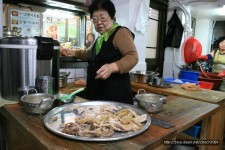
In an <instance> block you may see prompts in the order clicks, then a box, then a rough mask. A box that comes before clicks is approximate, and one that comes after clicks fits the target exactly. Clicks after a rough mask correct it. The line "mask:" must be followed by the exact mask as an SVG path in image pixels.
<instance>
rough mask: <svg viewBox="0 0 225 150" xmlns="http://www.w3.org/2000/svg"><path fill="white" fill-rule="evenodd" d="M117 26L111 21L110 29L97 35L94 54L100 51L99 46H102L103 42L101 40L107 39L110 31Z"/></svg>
mask: <svg viewBox="0 0 225 150" xmlns="http://www.w3.org/2000/svg"><path fill="white" fill-rule="evenodd" d="M118 26H119V24H118V23H116V22H115V23H113V26H112V27H111V29H109V31H107V32H105V33H103V34H102V35H100V36H99V37H98V40H97V44H96V47H95V49H96V55H97V54H98V53H99V52H100V50H101V48H102V44H103V41H105V42H106V41H107V40H108V38H109V36H110V34H111V31H112V30H114V29H115V28H117V27H118Z"/></svg>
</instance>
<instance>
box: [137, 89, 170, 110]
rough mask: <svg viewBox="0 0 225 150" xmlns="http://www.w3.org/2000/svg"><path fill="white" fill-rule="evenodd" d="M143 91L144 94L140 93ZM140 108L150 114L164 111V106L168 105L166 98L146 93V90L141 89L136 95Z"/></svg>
mask: <svg viewBox="0 0 225 150" xmlns="http://www.w3.org/2000/svg"><path fill="white" fill-rule="evenodd" d="M141 91H143V92H144V93H142V94H141V93H140V92H141ZM135 99H136V100H137V104H138V106H139V107H141V108H143V109H145V110H146V111H147V112H149V113H158V112H161V111H163V104H165V103H166V97H165V96H163V95H159V94H153V93H146V91H145V90H144V89H139V90H138V92H137V94H136V95H135Z"/></svg>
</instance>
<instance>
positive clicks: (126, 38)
mask: <svg viewBox="0 0 225 150" xmlns="http://www.w3.org/2000/svg"><path fill="white" fill-rule="evenodd" d="M113 44H114V46H115V47H116V48H117V49H118V50H119V51H120V53H121V54H122V55H123V57H122V58H121V59H120V60H118V61H116V62H115V64H116V66H117V67H118V71H119V72H120V73H127V72H129V71H130V70H131V69H132V68H133V67H134V66H135V65H136V64H137V63H138V53H137V49H136V46H135V45H134V39H133V35H132V33H131V32H130V31H129V30H128V29H126V28H121V29H119V30H118V32H117V33H116V35H115V37H114V39H113Z"/></svg>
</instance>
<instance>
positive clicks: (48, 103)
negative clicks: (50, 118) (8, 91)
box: [20, 93, 56, 114]
mask: <svg viewBox="0 0 225 150" xmlns="http://www.w3.org/2000/svg"><path fill="white" fill-rule="evenodd" d="M55 99H56V96H54V95H52V94H48V93H35V94H29V95H24V96H22V97H21V98H20V100H21V102H22V103H23V106H24V109H25V111H26V112H27V113H29V114H45V113H47V112H48V111H49V110H50V109H52V107H53V102H54V100H55Z"/></svg>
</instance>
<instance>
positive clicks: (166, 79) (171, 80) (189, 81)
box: [164, 78, 198, 84]
mask: <svg viewBox="0 0 225 150" xmlns="http://www.w3.org/2000/svg"><path fill="white" fill-rule="evenodd" d="M176 80H177V81H179V80H180V81H182V83H181V82H176ZM164 82H168V83H172V84H184V83H195V84H198V81H194V80H188V79H179V78H164Z"/></svg>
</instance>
